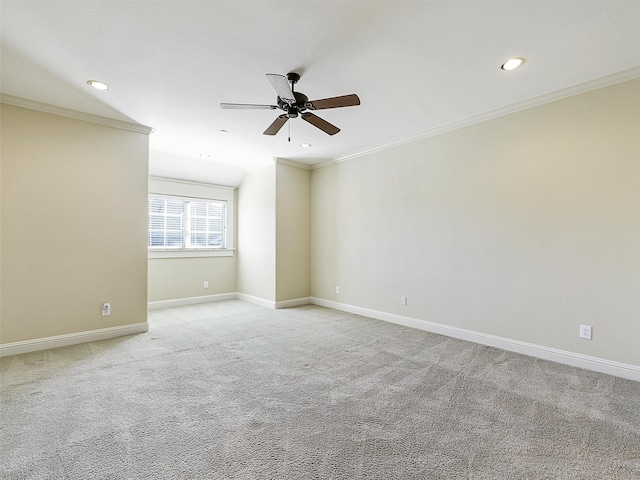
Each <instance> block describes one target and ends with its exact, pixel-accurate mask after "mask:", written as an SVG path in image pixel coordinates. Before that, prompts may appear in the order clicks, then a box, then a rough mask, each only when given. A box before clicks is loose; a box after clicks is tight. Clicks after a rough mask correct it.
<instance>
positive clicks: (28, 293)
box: [0, 105, 148, 344]
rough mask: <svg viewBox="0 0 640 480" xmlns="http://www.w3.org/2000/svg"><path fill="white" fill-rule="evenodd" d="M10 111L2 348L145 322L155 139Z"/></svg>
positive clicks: (6, 120) (5, 147)
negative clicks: (105, 308) (107, 306)
mask: <svg viewBox="0 0 640 480" xmlns="http://www.w3.org/2000/svg"><path fill="white" fill-rule="evenodd" d="M1 108H2V112H1V121H2V146H1V159H2V160H1V161H2V167H1V168H2V193H1V196H2V214H1V217H0V218H1V225H2V240H1V246H2V251H1V254H2V272H1V277H2V291H1V304H2V305H1V311H2V322H1V325H0V337H1V340H0V341H1V342H2V343H3V344H6V343H12V342H18V341H23V340H30V339H37V338H43V337H50V336H55V335H63V334H69V333H75V332H84V331H89V330H95V329H101V328H107V327H115V326H123V325H129V324H135V323H142V322H146V319H147V247H146V235H147V234H146V225H147V219H146V217H147V212H146V209H147V207H146V206H147V168H148V167H147V165H148V136H147V135H145V134H141V133H134V132H132V131H126V130H120V129H116V128H112V127H107V126H103V125H98V124H95V123H89V122H85V121H80V120H74V119H71V118H66V117H60V116H56V115H52V114H47V113H41V112H37V111H34V110H29V109H25V108H19V107H14V106H9V105H2V106H1ZM103 302H110V303H111V309H112V313H111V316H107V317H103V316H102V315H101V305H102V303H103Z"/></svg>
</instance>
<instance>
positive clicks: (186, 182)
mask: <svg viewBox="0 0 640 480" xmlns="http://www.w3.org/2000/svg"><path fill="white" fill-rule="evenodd" d="M149 180H154V181H159V182H171V183H181V184H184V185H192V186H195V187H205V188H210V187H215V188H221V189H223V190H232V191H233V190H236V189H237V187H230V186H228V185H218V184H216V183H203V182H193V181H191V180H180V179H177V178H169V177H158V176H157V175H149Z"/></svg>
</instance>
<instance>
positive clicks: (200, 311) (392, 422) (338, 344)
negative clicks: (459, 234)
mask: <svg viewBox="0 0 640 480" xmlns="http://www.w3.org/2000/svg"><path fill="white" fill-rule="evenodd" d="M149 322H150V326H151V329H150V331H149V333H147V334H142V335H136V336H130V337H123V338H118V339H112V340H105V341H101V342H94V343H88V344H83V345H77V346H72V347H65V348H59V349H55V350H48V351H43V352H35V353H30V354H25V355H18V356H14V357H6V358H3V359H2V360H1V364H0V365H1V377H0V379H1V389H0V399H1V403H0V409H1V410H0V415H1V417H0V448H1V451H0V458H1V460H0V478H3V479H57V480H61V479H83V480H84V479H125V478H130V479H154V480H155V479H215V480H218V479H383V480H387V479H511V480H515V479H535V480H537V479H546V478H553V479H638V478H640V383H637V382H633V381H629V380H623V379H619V378H615V377H611V376H607V375H603V374H598V373H593V372H589V371H585V370H580V369H577V368H572V367H567V366H563V365H558V364H554V363H551V362H546V361H542V360H537V359H534V358H530V357H526V356H522V355H518V354H514V353H509V352H504V351H500V350H497V349H494V348H489V347H484V346H481V345H476V344H472V343H467V342H463V341H460V340H456V339H451V338H447V337H443V336H439V335H434V334H430V333H426V332H422V331H418V330H412V329H409V328H405V327H401V326H398V325H393V324H388V323H384V322H380V321H377V320H371V319H368V318H364V317H360V316H357V315H350V314H346V313H342V312H338V311H334V310H330V309H326V308H321V307H317V306H305V307H298V308H291V309H284V310H270V309H264V308H261V307H257V306H255V305H251V304H248V303H244V302H240V301H226V302H218V303H214V304H206V305H194V306H186V307H178V308H172V309H165V310H157V311H152V312H150V316H149Z"/></svg>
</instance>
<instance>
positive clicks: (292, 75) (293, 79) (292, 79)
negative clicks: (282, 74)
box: [287, 72, 300, 84]
mask: <svg viewBox="0 0 640 480" xmlns="http://www.w3.org/2000/svg"><path fill="white" fill-rule="evenodd" d="M287 80H289V83H291V84H296V83H298V80H300V74H299V73H296V72H289V73H287Z"/></svg>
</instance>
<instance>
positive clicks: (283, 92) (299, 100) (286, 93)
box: [220, 72, 360, 135]
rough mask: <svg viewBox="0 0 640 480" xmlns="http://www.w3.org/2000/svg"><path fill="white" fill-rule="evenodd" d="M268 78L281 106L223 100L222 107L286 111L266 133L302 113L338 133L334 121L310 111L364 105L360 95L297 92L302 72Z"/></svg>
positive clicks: (327, 130) (308, 118) (272, 75)
mask: <svg viewBox="0 0 640 480" xmlns="http://www.w3.org/2000/svg"><path fill="white" fill-rule="evenodd" d="M267 78H268V79H269V81H270V82H271V85H272V86H273V88H274V89H275V91H276V93H277V94H278V100H277V101H276V103H277V105H256V104H248V103H221V104H220V107H222V108H229V109H232V108H237V109H261V110H275V109H278V108H279V109H280V110H282V111H283V112H285V113H283V114H282V115H280V116H279V117H277V118H276V119H275V120H274V121H273V123H272V124H271V125H269V128H267V129H266V130H265V131H264V132H263V133H264V135H275V134H276V133H278V132H279V131H280V129H281V128H282V127H283V126H284V124H285V123H287V120H289V119H290V118H296V117H297V116H298V115H300V117H301V118H302V119H303V120H304V121H306V122H309V123H310V124H311V125H313V126H314V127H317V128H319V129H320V130H322V131H323V132H325V133H326V134H328V135H335V134H336V133H338V132H339V131H340V129H339V128H338V127H336V126H335V125H332V124H330V123H329V122H327V121H326V120H323V119H322V118H320V117H318V116H317V115H314V114H313V113H311V112H308V111H307V110H324V109H327V108H339V107H352V106H355V105H360V99H359V98H358V96H357V95H356V94H351V95H342V96H340V97H331V98H322V99H320V100H309V98H308V97H307V96H306V95H305V94H304V93H300V92H294V91H293V86H294V85H295V84H296V83H298V80H300V75H299V74H297V73H295V72H290V73H287V75H286V76H285V75H278V74H275V73H267Z"/></svg>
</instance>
